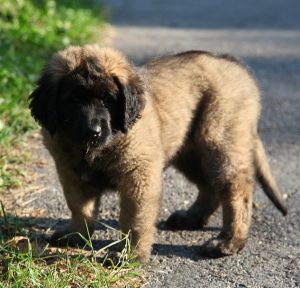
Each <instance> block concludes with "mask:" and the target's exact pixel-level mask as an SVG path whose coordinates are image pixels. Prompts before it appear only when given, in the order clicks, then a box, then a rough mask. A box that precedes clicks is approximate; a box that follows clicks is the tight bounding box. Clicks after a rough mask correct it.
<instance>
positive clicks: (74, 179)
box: [50, 166, 101, 246]
mask: <svg viewBox="0 0 300 288" xmlns="http://www.w3.org/2000/svg"><path fill="white" fill-rule="evenodd" d="M58 174H59V178H60V182H61V184H62V187H63V190H64V195H65V198H66V201H67V204H68V207H69V209H70V210H71V213H72V219H71V221H70V223H69V224H68V225H67V226H65V227H62V228H60V229H58V230H56V231H55V233H54V234H53V235H52V237H51V239H50V243H51V244H53V245H58V246H67V245H69V246H76V245H78V244H85V240H84V239H83V237H84V238H86V239H87V238H88V237H89V235H92V233H93V231H94V226H95V219H96V217H97V214H98V206H99V202H100V197H101V191H95V189H94V187H90V186H89V185H87V184H86V183H84V182H83V181H81V179H80V175H79V174H77V173H75V172H74V171H72V170H70V169H67V168H65V167H61V166H60V167H59V169H58Z"/></svg>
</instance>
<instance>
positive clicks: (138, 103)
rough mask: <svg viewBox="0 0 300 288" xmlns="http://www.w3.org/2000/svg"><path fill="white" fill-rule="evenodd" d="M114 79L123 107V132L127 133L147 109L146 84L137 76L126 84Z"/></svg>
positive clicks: (116, 78)
mask: <svg viewBox="0 0 300 288" xmlns="http://www.w3.org/2000/svg"><path fill="white" fill-rule="evenodd" d="M113 78H114V81H115V83H116V84H117V86H118V89H119V97H120V102H121V106H122V113H123V115H122V123H121V130H122V132H123V133H127V131H128V129H130V128H131V127H132V126H133V125H134V123H135V122H136V121H137V120H138V119H139V118H140V114H141V112H142V110H143V109H144V107H145V103H146V100H145V97H144V84H143V82H142V80H141V79H140V78H139V77H138V76H137V75H134V76H132V77H131V78H130V79H129V80H128V82H127V83H126V84H122V83H121V82H120V80H119V78H118V77H116V76H114V77H113Z"/></svg>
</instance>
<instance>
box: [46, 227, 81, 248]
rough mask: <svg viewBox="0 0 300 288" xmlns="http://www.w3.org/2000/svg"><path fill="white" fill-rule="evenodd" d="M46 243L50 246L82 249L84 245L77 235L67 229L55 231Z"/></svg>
mask: <svg viewBox="0 0 300 288" xmlns="http://www.w3.org/2000/svg"><path fill="white" fill-rule="evenodd" d="M48 242H49V243H50V245H52V246H58V247H67V246H70V247H82V246H84V245H85V244H86V241H85V239H84V238H83V237H82V236H81V235H80V234H79V233H77V232H72V231H70V230H69V229H60V230H56V231H55V232H54V233H53V234H52V235H51V236H50V237H49V238H48Z"/></svg>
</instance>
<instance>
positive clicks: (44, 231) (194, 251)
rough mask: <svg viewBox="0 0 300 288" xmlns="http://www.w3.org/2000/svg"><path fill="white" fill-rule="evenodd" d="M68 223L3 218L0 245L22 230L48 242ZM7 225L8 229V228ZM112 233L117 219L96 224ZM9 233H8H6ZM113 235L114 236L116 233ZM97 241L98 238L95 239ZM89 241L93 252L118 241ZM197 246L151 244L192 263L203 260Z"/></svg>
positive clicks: (155, 250)
mask: <svg viewBox="0 0 300 288" xmlns="http://www.w3.org/2000/svg"><path fill="white" fill-rule="evenodd" d="M68 222H69V220H68V219H62V218H58V219H54V218H45V217H16V216H13V215H10V214H9V215H6V217H5V218H4V217H0V242H5V239H7V238H9V237H12V236H16V235H19V233H21V231H24V229H25V230H27V231H29V233H27V235H28V237H29V238H30V239H31V240H37V241H40V242H43V243H45V242H47V239H48V238H49V235H51V231H53V230H55V229H57V228H59V227H62V226H64V225H66V224H67V223H68ZM8 226H9V229H8ZM157 228H158V229H159V230H161V231H169V229H168V227H167V225H166V222H165V221H160V222H159V223H158V225H157ZM109 229H111V230H113V231H115V232H118V231H119V229H120V227H119V223H118V221H117V220H116V219H105V220H101V222H97V224H96V231H100V235H101V232H103V231H107V230H109ZM8 230H10V231H8ZM219 230H220V229H219V228H217V227H205V228H203V229H201V230H199V231H201V232H218V231H219ZM96 234H97V232H96ZM115 234H116V233H115ZM98 238H99V237H98ZM109 238H110V239H101V238H100V239H92V247H93V249H94V250H100V249H102V248H103V247H107V246H110V245H111V244H112V243H113V242H114V241H116V240H117V238H115V239H112V237H109ZM200 244H201V243H199V244H198V245H177V244H161V243H155V244H154V245H153V250H152V255H153V257H156V256H166V257H172V256H177V257H180V258H189V259H191V260H194V261H199V260H203V259H206V258H205V257H202V256H200V253H199V251H200V249H201V248H200V247H201V246H200ZM80 248H82V249H86V250H89V249H90V248H89V247H87V246H85V247H80ZM109 250H111V251H112V252H116V251H117V250H118V245H112V246H110V248H109Z"/></svg>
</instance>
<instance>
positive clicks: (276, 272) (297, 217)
mask: <svg viewBox="0 0 300 288" xmlns="http://www.w3.org/2000/svg"><path fill="white" fill-rule="evenodd" d="M105 3H106V4H107V7H108V10H109V13H110V15H111V19H112V23H113V25H114V27H115V37H114V39H113V45H114V46H115V47H118V48H120V49H121V50H123V51H124V52H125V53H126V54H128V55H129V57H130V58H131V59H132V60H133V61H134V62H135V63H140V62H142V61H144V60H145V59H147V58H148V57H150V56H156V55H161V54H166V53H173V52H177V51H182V50H190V49H201V50H205V49H207V50H212V51H215V52H218V51H219V52H222V53H224V52H229V53H232V54H234V55H236V56H238V57H240V58H241V59H242V61H244V63H246V64H247V65H248V66H249V67H250V69H251V70H252V71H253V72H254V73H255V75H256V78H257V81H258V83H259V86H260V87H261V89H262V94H263V106H264V108H263V114H262V119H261V123H260V129H261V134H262V138H263V140H264V143H265V145H266V150H267V152H268V155H269V159H270V163H271V165H272V168H273V172H274V174H275V176H276V178H277V180H278V183H279V186H280V188H281V190H282V191H283V192H285V193H287V194H288V199H287V201H288V206H289V215H288V216H287V217H286V218H283V217H282V216H281V215H280V214H279V213H278V212H277V211H276V210H275V208H274V207H273V206H272V205H271V204H270V203H269V201H268V200H267V199H266V197H265V196H264V195H263V193H262V192H261V191H260V190H259V189H257V191H256V192H255V202H256V204H258V205H257V206H258V208H256V209H254V215H253V225H252V231H251V237H250V239H249V241H248V243H247V246H246V247H245V249H244V250H243V251H242V252H241V253H240V254H239V255H237V256H233V257H227V258H221V259H214V260H210V259H203V258H201V257H199V256H198V255H197V249H198V248H199V246H200V245H201V244H202V243H204V241H205V240H207V239H208V238H209V237H211V236H212V235H216V234H217V233H218V231H219V228H220V213H217V215H216V216H215V217H213V218H212V219H211V221H210V223H209V226H208V227H207V229H205V231H194V232H188V231H183V232H170V231H166V230H164V229H163V221H164V220H165V219H166V218H167V217H168V215H169V214H170V213H171V212H172V211H174V210H176V209H179V208H184V207H188V206H189V203H191V202H192V199H194V197H195V195H196V190H195V188H194V187H193V186H192V185H191V184H189V183H188V182H187V181H186V180H185V179H183V178H182V177H181V176H180V175H178V174H177V173H176V172H175V171H174V170H172V169H169V170H168V171H167V172H166V174H165V185H164V199H163V203H162V212H161V218H160V220H161V221H162V223H161V224H160V227H161V229H159V231H158V235H157V238H156V244H155V246H154V249H153V257H152V265H151V266H150V267H149V269H148V270H149V272H148V274H149V275H150V278H149V284H148V287H276V288H280V287H282V288H286V287H300V193H299V192H300V191H299V190H300V165H299V162H300V112H299V111H300V32H299V31H300V30H299V28H300V17H299V11H300V2H299V1H298V0H294V1H292V0H285V1H283V0H272V1H271V0H261V1H258V0H256V1H254V0H244V1H234V0H227V1H222V0H214V1H211V0H202V1H199V0H185V1H182V0H173V1H167V0H164V1H159V0H152V1H150V0H143V1H141V0H127V1H126V0H124V1H121V0H113V1H112V0H106V1H105ZM43 153H45V152H43ZM45 155H46V154H45ZM52 168H53V167H52ZM43 179H44V180H43V181H44V183H45V185H48V186H49V187H51V188H50V189H49V190H48V191H46V192H45V193H43V194H42V197H39V198H38V199H36V200H35V201H33V202H31V205H33V206H35V207H42V208H44V209H45V211H47V215H48V216H49V217H51V218H52V219H57V218H66V217H68V215H69V212H68V210H67V208H66V205H65V202H64V199H63V197H62V193H61V191H60V187H59V185H58V184H57V180H56V178H55V172H54V169H50V171H47V177H44V178H43ZM117 203H118V202H117V198H116V196H115V195H110V196H107V197H105V199H104V202H103V205H102V208H101V212H100V217H101V219H104V220H105V221H106V222H107V223H109V224H111V225H114V226H115V225H117V223H116V220H117V215H118V205H117ZM114 236H115V235H114ZM114 236H112V235H111V233H110V232H109V231H106V230H101V231H98V233H97V235H96V237H97V238H98V239H111V238H112V237H114ZM99 243H100V244H101V243H102V242H101V241H100V242H99Z"/></svg>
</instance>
